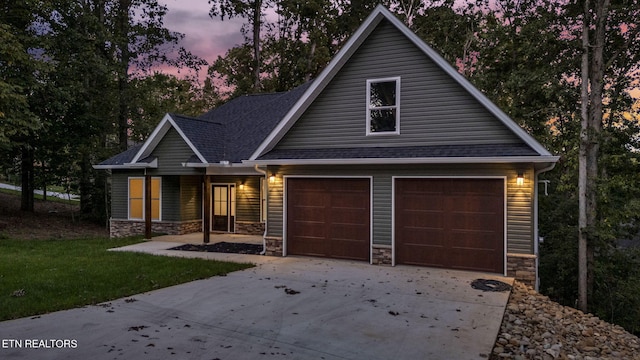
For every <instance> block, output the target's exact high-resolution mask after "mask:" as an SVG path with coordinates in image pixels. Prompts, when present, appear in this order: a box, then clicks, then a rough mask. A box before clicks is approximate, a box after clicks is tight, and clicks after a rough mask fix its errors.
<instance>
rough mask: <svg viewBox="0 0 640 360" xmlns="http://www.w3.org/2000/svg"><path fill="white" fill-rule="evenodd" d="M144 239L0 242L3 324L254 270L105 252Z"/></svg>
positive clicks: (160, 257)
mask: <svg viewBox="0 0 640 360" xmlns="http://www.w3.org/2000/svg"><path fill="white" fill-rule="evenodd" d="M140 241H141V240H139V239H130V238H129V239H82V240H47V241H42V240H38V241H33V240H32V241H26V240H0V321H1V320H9V319H15V318H20V317H25V316H33V315H37V314H43V313H47V312H51V311H57V310H63V309H70V308H74V307H80V306H84V305H90V304H97V303H101V302H105V301H109V300H113V299H117V298H121V297H126V296H130V295H134V294H138V293H141V292H145V291H149V290H154V289H158V288H162V287H167V286H171V285H176V284H180V283H184V282H188V281H192V280H197V279H204V278H208V277H211V276H217V275H225V274H227V273H229V272H232V271H237V270H242V269H246V268H249V267H251V266H253V265H251V264H235V263H226V262H218V261H211V260H201V259H184V258H173V257H165V256H153V255H148V254H138V253H124V252H113V251H107V249H109V248H113V247H120V246H125V245H129V244H133V243H136V242H140Z"/></svg>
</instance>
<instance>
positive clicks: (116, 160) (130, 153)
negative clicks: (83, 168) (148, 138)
mask: <svg viewBox="0 0 640 360" xmlns="http://www.w3.org/2000/svg"><path fill="white" fill-rule="evenodd" d="M141 147H142V144H138V145H134V146H132V147H130V148H128V149H127V150H125V151H123V152H121V153H120V154H118V155H115V156H112V157H110V158H108V159H107V160H105V161H103V162H101V163H100V164H99V165H124V164H125V163H129V162H131V160H133V157H134V156H136V154H137V153H138V151H139V150H140V148H141Z"/></svg>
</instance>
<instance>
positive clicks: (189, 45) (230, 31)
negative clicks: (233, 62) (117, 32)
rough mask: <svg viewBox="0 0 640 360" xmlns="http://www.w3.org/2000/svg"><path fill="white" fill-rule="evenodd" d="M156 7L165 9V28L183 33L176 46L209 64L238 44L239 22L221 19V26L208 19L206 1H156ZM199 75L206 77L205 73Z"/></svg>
mask: <svg viewBox="0 0 640 360" xmlns="http://www.w3.org/2000/svg"><path fill="white" fill-rule="evenodd" d="M159 3H161V4H165V5H167V8H168V9H169V11H168V13H167V15H166V16H165V19H164V20H165V21H164V24H165V27H166V28H167V29H169V30H172V31H177V32H180V33H183V34H184V35H185V38H184V39H183V40H182V43H181V44H180V45H181V46H183V47H184V48H185V49H187V50H188V51H191V52H192V53H193V54H195V55H198V56H200V57H201V58H203V59H205V60H206V61H207V62H208V63H209V64H211V63H213V61H214V60H215V59H216V58H217V57H218V55H224V53H225V52H226V51H227V50H228V49H230V48H232V47H233V46H234V45H237V44H240V43H241V42H242V34H241V33H240V27H241V26H242V23H243V19H239V18H236V19H231V20H227V19H225V21H224V22H222V21H220V20H219V19H215V20H214V19H212V18H211V17H209V9H210V5H209V3H208V1H207V0H160V1H159ZM203 72H204V73H205V74H206V69H203ZM202 75H203V74H201V78H202Z"/></svg>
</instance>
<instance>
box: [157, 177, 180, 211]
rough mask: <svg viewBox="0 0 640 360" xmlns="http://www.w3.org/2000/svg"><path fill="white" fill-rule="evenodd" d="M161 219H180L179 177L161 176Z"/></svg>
mask: <svg viewBox="0 0 640 360" xmlns="http://www.w3.org/2000/svg"><path fill="white" fill-rule="evenodd" d="M161 201H162V204H161V206H162V221H180V177H179V176H162V200H161Z"/></svg>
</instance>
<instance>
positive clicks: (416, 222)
mask: <svg viewBox="0 0 640 360" xmlns="http://www.w3.org/2000/svg"><path fill="white" fill-rule="evenodd" d="M395 188H396V193H395V199H396V200H395V203H396V205H395V214H396V215H395V219H394V221H395V239H396V262H398V263H401V264H415V265H425V266H437V267H445V268H454V269H465V270H477V271H490V272H498V273H502V272H503V266H504V181H503V180H502V179H461V178H458V179H456V178H451V179H427V178H416V179H397V180H396V184H395Z"/></svg>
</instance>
